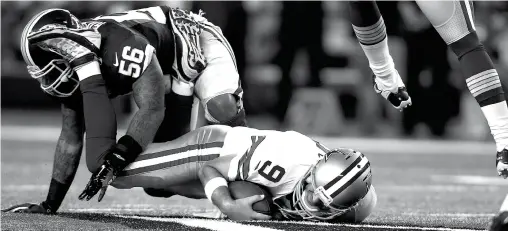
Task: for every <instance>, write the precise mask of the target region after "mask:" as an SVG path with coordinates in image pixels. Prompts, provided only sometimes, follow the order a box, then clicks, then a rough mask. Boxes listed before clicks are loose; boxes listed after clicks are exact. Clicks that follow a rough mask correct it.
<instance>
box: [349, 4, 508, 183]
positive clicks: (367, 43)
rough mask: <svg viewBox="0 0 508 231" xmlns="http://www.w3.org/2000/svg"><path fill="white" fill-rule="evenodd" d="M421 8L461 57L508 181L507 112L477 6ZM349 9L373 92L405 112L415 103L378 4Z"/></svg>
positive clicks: (498, 167) (500, 172)
mask: <svg viewBox="0 0 508 231" xmlns="http://www.w3.org/2000/svg"><path fill="white" fill-rule="evenodd" d="M416 3H417V4H418V6H419V7H420V9H421V11H422V12H423V14H425V16H427V18H428V19H429V21H430V23H431V24H432V25H433V26H434V28H435V29H436V31H437V32H438V33H439V35H440V36H441V38H442V39H443V41H444V42H445V43H446V44H447V45H448V47H450V49H451V50H452V51H453V53H455V55H456V56H457V58H458V60H459V62H460V69H461V71H462V73H463V75H464V78H465V81H466V84H467V88H468V89H469V91H470V92H471V94H472V95H473V97H475V99H476V101H477V102H478V105H479V106H480V108H481V110H482V112H483V114H484V116H485V119H487V122H488V124H489V126H490V131H491V133H492V135H493V137H494V140H495V142H496V149H497V154H496V170H497V173H498V175H500V176H502V177H504V178H507V177H508V107H507V106H506V100H505V95H504V93H503V88H502V86H501V80H500V79H499V75H498V73H497V70H496V68H495V67H494V64H493V63H492V61H491V59H490V57H489V54H488V53H487V51H486V50H485V48H484V47H483V45H482V43H481V42H480V40H479V38H478V35H477V34H476V28H475V24H474V20H473V19H474V17H473V15H474V14H473V13H474V9H473V2H472V1H467V0H465V1H463V0H453V1H421V0H417V1H416ZM349 7H350V8H349V9H350V13H351V23H352V24H353V29H354V31H355V34H356V37H357V38H358V41H359V42H360V44H361V46H362V49H363V51H364V53H365V55H366V56H367V58H368V60H369V65H370V67H371V69H372V71H373V72H374V75H375V84H374V85H375V86H374V89H375V90H376V92H378V93H380V94H381V95H382V96H383V97H384V98H386V99H387V100H388V101H390V102H391V103H392V104H393V106H394V107H396V108H398V109H401V110H402V109H403V108H404V107H405V106H407V105H410V104H411V98H410V97H409V95H408V94H407V91H406V88H405V87H404V83H403V82H402V79H401V77H400V75H399V73H398V72H397V70H396V69H395V65H394V63H393V59H392V57H391V55H390V52H389V48H388V43H387V40H388V37H387V35H386V27H385V24H384V21H383V17H382V16H381V13H380V12H379V9H378V7H377V4H376V2H375V1H350V2H349ZM430 49H432V48H430ZM411 55H418V54H411ZM444 77H445V76H443V78H444ZM409 78H417V77H416V76H410V77H409ZM437 103H438V102H437Z"/></svg>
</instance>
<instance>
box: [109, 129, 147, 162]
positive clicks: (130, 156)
mask: <svg viewBox="0 0 508 231" xmlns="http://www.w3.org/2000/svg"><path fill="white" fill-rule="evenodd" d="M108 152H109V153H108V156H106V158H105V159H106V160H109V161H110V162H111V164H112V165H113V166H115V167H118V168H119V169H123V168H125V167H126V166H127V165H129V164H130V163H132V162H133V161H134V160H135V159H136V158H137V157H138V156H139V154H141V152H143V148H142V147H141V145H139V143H138V142H137V141H136V140H135V139H134V138H132V136H129V135H124V136H122V137H121V138H120V139H119V140H118V142H117V143H116V145H115V146H113V150H110V151H108ZM111 154H116V155H118V156H120V157H121V158H118V157H117V156H115V155H111Z"/></svg>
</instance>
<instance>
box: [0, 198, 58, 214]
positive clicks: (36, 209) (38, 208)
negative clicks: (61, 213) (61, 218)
mask: <svg viewBox="0 0 508 231" xmlns="http://www.w3.org/2000/svg"><path fill="white" fill-rule="evenodd" d="M2 212H10V213H39V214H48V215H49V214H55V213H56V211H53V209H51V207H49V205H48V204H47V203H46V202H45V201H43V202H42V203H40V204H32V203H24V204H20V205H14V206H12V207H10V208H6V209H2Z"/></svg>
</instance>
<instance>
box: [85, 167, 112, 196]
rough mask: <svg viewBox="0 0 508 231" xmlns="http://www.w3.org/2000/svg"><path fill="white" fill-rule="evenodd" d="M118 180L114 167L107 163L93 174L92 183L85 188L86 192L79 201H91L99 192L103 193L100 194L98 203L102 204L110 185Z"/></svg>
mask: <svg viewBox="0 0 508 231" xmlns="http://www.w3.org/2000/svg"><path fill="white" fill-rule="evenodd" d="M115 178H116V176H115V171H114V170H113V167H112V166H111V164H110V163H109V161H105V162H104V164H103V165H101V167H100V168H99V170H97V171H96V172H94V173H93V174H92V177H90V181H89V182H88V184H87V185H86V186H85V190H83V192H82V193H81V194H80V195H79V199H80V200H83V199H86V200H87V201H89V200H90V199H92V198H93V197H94V196H95V195H96V194H97V193H98V192H99V190H100V191H101V193H100V194H99V198H98V201H99V202H100V201H101V200H102V198H103V197H104V195H105V194H106V190H107V189H108V186H109V184H110V183H111V182H112V181H113V180H114V179H115Z"/></svg>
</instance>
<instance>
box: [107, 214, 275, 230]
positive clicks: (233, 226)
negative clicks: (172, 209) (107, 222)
mask: <svg viewBox="0 0 508 231" xmlns="http://www.w3.org/2000/svg"><path fill="white" fill-rule="evenodd" d="M117 217H121V218H128V219H132V218H134V219H140V220H146V221H159V222H174V223H179V224H182V225H186V226H190V227H199V228H205V229H210V230H216V231H231V230H237V231H240V230H241V231H281V230H280V229H273V228H267V227H261V226H255V225H248V224H241V223H236V222H233V221H229V220H208V219H194V218H163V217H144V216H117Z"/></svg>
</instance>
